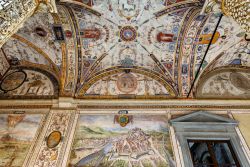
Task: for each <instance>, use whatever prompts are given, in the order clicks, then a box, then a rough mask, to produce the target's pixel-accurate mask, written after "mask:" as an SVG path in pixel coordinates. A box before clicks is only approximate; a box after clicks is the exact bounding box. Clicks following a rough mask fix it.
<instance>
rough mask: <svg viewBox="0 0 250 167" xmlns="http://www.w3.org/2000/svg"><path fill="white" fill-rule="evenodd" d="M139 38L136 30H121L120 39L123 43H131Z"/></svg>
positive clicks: (126, 27) (131, 28)
mask: <svg viewBox="0 0 250 167" xmlns="http://www.w3.org/2000/svg"><path fill="white" fill-rule="evenodd" d="M136 36H137V33H136V29H135V28H134V27H131V26H125V27H122V28H121V30H120V38H121V39H122V40H123V41H126V42H129V41H133V40H135V38H136Z"/></svg>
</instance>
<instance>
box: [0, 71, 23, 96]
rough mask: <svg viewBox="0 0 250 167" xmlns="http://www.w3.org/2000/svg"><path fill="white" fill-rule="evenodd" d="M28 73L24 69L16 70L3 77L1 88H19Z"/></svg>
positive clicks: (6, 90) (10, 89) (7, 89)
mask: <svg viewBox="0 0 250 167" xmlns="http://www.w3.org/2000/svg"><path fill="white" fill-rule="evenodd" d="M26 78H27V74H26V73H25V72H24V71H15V72H12V73H10V74H8V75H7V76H6V77H4V78H3V80H2V82H1V83H0V89H1V90H3V91H5V92H8V91H12V90H15V89H17V88H19V87H20V86H21V85H22V84H23V83H24V82H25V80H26Z"/></svg>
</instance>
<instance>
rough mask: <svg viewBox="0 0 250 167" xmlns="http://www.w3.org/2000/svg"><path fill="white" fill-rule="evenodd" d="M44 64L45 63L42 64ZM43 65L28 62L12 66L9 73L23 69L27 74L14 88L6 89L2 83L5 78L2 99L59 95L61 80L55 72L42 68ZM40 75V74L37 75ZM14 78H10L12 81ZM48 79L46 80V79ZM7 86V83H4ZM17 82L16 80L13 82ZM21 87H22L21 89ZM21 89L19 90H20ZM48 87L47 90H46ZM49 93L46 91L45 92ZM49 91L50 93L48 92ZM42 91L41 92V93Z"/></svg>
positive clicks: (48, 97) (39, 97)
mask: <svg viewBox="0 0 250 167" xmlns="http://www.w3.org/2000/svg"><path fill="white" fill-rule="evenodd" d="M42 66H44V65H42ZM42 66H39V67H38V66H37V65H31V64H26V65H25V66H24V65H19V66H14V67H11V68H10V70H9V73H7V74H6V77H7V75H9V74H10V73H15V72H17V71H21V72H22V73H24V74H25V76H26V77H25V78H24V80H23V82H22V83H21V84H20V85H19V86H15V88H14V89H9V90H6V91H4V89H3V87H2V84H3V83H4V79H5V78H4V79H3V80H2V81H1V83H0V84H1V85H0V86H1V90H2V91H1V92H0V94H1V95H0V97H1V99H6V98H13V99H30V98H32V99H34V98H35V99H37V98H38V99H53V98H58V96H59V82H58V78H56V76H55V74H53V73H51V72H50V70H48V69H44V68H41V67H42ZM36 75H38V76H39V77H38V76H36ZM11 79H12V78H10V79H8V80H9V81H11ZM13 79H15V78H13ZM44 79H46V80H44ZM4 84H5V86H6V84H7V83H4ZM13 84H15V82H13ZM19 88H20V89H19ZM18 89H19V90H18ZM45 89H47V90H45ZM30 91H31V93H30ZM44 91H45V92H47V93H45V92H44ZM48 91H49V93H48ZM39 92H40V93H39Z"/></svg>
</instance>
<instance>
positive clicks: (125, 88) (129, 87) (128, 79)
mask: <svg viewBox="0 0 250 167" xmlns="http://www.w3.org/2000/svg"><path fill="white" fill-rule="evenodd" d="M117 87H118V89H119V90H120V91H121V92H123V93H131V92H133V91H135V90H136V88H137V79H136V78H135V76H134V75H133V74H130V73H125V74H122V75H121V76H119V77H118V80H117Z"/></svg>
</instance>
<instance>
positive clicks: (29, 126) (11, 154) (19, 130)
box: [0, 114, 42, 167]
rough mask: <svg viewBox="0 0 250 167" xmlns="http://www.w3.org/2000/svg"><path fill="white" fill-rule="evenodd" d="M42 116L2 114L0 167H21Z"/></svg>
mask: <svg viewBox="0 0 250 167" xmlns="http://www.w3.org/2000/svg"><path fill="white" fill-rule="evenodd" d="M41 119H42V115H40V114H34V115H24V114H0V121H1V124H0V167H21V166H22V165H23V162H24V160H25V157H26V155H27V153H28V151H29V148H30V146H31V144H32V142H33V140H34V137H35V135H36V131H37V129H38V127H39V124H40V121H41Z"/></svg>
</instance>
